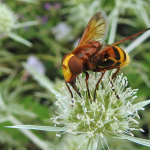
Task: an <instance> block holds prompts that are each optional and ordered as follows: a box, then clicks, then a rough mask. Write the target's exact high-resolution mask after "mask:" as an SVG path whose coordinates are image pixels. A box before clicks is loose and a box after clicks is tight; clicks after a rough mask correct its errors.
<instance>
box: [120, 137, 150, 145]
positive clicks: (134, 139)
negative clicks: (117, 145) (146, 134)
mask: <svg viewBox="0 0 150 150" xmlns="http://www.w3.org/2000/svg"><path fill="white" fill-rule="evenodd" d="M120 138H121V139H126V140H129V141H132V142H135V143H137V144H141V145H144V146H148V147H150V140H146V139H142V138H137V137H133V136H128V135H122V136H120Z"/></svg>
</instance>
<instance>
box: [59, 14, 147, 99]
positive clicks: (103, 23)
mask: <svg viewBox="0 0 150 150" xmlns="http://www.w3.org/2000/svg"><path fill="white" fill-rule="evenodd" d="M149 29H150V28H147V29H145V30H143V31H141V32H138V33H136V34H134V35H132V36H129V37H127V38H125V39H123V40H121V41H118V42H116V43H114V44H111V45H107V44H105V43H104V41H105V39H106V38H107V35H108V30H109V26H108V19H107V15H106V13H105V12H97V13H96V14H95V15H94V16H93V17H92V18H91V20H90V21H89V23H88V25H87V27H86V29H85V31H84V33H83V35H82V37H81V39H80V41H79V44H78V47H77V48H75V49H74V50H73V51H72V52H71V53H70V54H66V55H65V56H64V57H63V58H62V68H63V75H64V78H65V82H66V85H67V88H68V90H69V92H70V94H71V97H72V98H73V94H72V92H71V90H70V88H69V86H68V84H67V83H69V84H70V85H71V86H72V87H73V89H74V90H75V91H76V92H77V93H78V95H80V93H79V91H78V89H77V87H76V85H75V83H76V77H77V76H78V75H79V74H81V73H82V72H84V73H85V75H86V79H85V82H86V87H87V92H88V97H89V98H90V92H89V88H88V83H87V81H88V78H89V74H88V72H87V71H93V72H102V75H101V77H100V79H99V80H98V82H97V84H96V87H95V91H94V101H95V97H96V89H97V87H98V85H99V83H100V81H101V80H102V78H103V76H104V74H105V72H106V70H111V69H117V70H116V72H115V73H114V74H113V76H112V79H114V78H115V76H116V74H117V73H118V71H119V69H120V67H123V66H127V65H128V64H129V63H130V57H129V55H128V54H127V53H126V52H125V51H124V50H122V49H121V48H119V47H117V46H116V45H117V44H119V43H122V42H124V41H126V40H128V39H130V38H133V37H135V36H137V35H139V34H141V33H143V32H145V31H147V30H149ZM80 96H81V95H80ZM117 98H118V99H119V96H117Z"/></svg>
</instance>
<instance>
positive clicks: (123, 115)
mask: <svg viewBox="0 0 150 150" xmlns="http://www.w3.org/2000/svg"><path fill="white" fill-rule="evenodd" d="M100 76H101V73H92V74H90V77H89V80H88V84H89V90H90V95H91V99H89V98H88V94H87V89H86V84H85V78H84V77H83V75H80V76H79V79H77V83H76V85H77V87H78V88H79V92H80V93H81V96H82V97H80V96H79V95H78V94H77V93H76V92H75V91H74V90H73V89H72V92H73V96H74V98H71V97H70V93H69V92H68V90H67V87H66V86H65V85H64V86H63V87H62V88H61V89H60V91H61V94H58V95H57V99H58V100H57V102H56V105H58V107H59V110H60V112H57V113H58V114H59V115H58V116H55V117H53V118H52V119H53V121H54V123H55V124H56V125H60V124H64V125H65V126H66V127H68V128H69V130H67V132H70V133H72V134H75V135H77V134H81V133H82V134H86V137H87V138H92V139H95V138H96V136H97V135H99V136H100V137H103V136H112V137H114V136H117V135H120V134H129V135H131V136H133V133H132V131H133V130H139V131H142V130H141V129H136V126H137V124H138V121H137V119H139V115H138V113H137V110H139V109H142V108H139V107H136V105H133V104H132V102H133V100H134V99H135V98H136V96H135V94H136V92H137V89H134V90H132V89H131V88H126V87H127V84H128V82H127V78H126V77H123V74H121V75H118V76H117V77H116V79H115V80H114V81H111V76H108V75H107V74H106V75H105V76H104V77H103V79H102V81H101V82H100V84H99V87H98V90H97V91H96V101H93V94H94V89H95V85H96V83H97V81H98V79H99V78H100ZM110 81H111V82H112V83H113V84H111V82H110ZM70 88H71V87H70ZM112 89H115V93H114V90H112ZM117 95H118V96H119V98H120V99H118V98H117ZM141 107H142V106H141Z"/></svg>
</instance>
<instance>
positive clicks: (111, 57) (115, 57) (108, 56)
mask: <svg viewBox="0 0 150 150" xmlns="http://www.w3.org/2000/svg"><path fill="white" fill-rule="evenodd" d="M129 63H130V57H129V55H128V54H127V53H126V52H125V51H124V50H122V49H121V48H119V47H117V46H114V47H112V48H110V49H108V50H107V51H106V52H105V56H104V62H103V63H102V64H100V67H102V68H104V67H110V66H120V67H123V66H127V65H128V64H129Z"/></svg>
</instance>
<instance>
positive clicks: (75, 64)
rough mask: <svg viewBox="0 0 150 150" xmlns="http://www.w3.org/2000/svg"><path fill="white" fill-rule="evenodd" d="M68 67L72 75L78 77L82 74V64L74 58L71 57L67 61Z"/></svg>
mask: <svg viewBox="0 0 150 150" xmlns="http://www.w3.org/2000/svg"><path fill="white" fill-rule="evenodd" d="M68 66H69V69H70V71H71V73H72V74H73V75H78V74H80V73H82V72H83V64H82V62H81V60H80V59H79V58H78V57H76V56H73V57H71V58H70V59H69V62H68Z"/></svg>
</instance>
